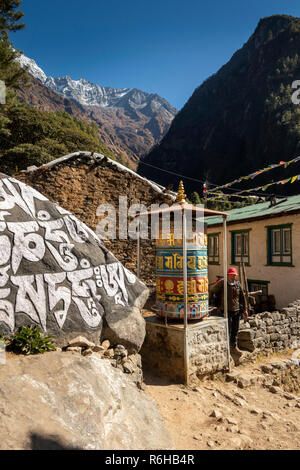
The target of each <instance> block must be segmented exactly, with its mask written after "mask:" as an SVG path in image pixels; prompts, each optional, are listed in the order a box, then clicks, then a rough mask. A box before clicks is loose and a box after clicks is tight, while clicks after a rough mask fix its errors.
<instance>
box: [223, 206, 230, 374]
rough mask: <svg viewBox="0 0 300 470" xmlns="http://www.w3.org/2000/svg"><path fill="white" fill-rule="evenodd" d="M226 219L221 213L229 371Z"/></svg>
mask: <svg viewBox="0 0 300 470" xmlns="http://www.w3.org/2000/svg"><path fill="white" fill-rule="evenodd" d="M226 220H227V215H223V233H224V237H223V276H224V318H225V320H226V336H227V356H228V370H229V372H230V347H229V326H228V305H227V224H226Z"/></svg>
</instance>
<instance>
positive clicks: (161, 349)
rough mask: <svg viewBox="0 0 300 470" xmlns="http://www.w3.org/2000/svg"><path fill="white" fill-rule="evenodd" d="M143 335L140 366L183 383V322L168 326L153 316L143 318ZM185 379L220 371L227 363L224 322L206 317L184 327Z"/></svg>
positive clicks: (220, 319)
mask: <svg viewBox="0 0 300 470" xmlns="http://www.w3.org/2000/svg"><path fill="white" fill-rule="evenodd" d="M145 320H146V338H145V341H144V344H143V346H142V348H141V351H140V354H141V355H142V362H143V368H147V369H148V370H149V369H150V370H152V371H153V372H154V373H155V374H158V375H163V376H166V377H169V378H171V379H172V380H174V381H176V382H185V369H184V329H183V325H182V324H180V325H178V324H177V325H176V324H170V325H168V327H166V326H165V325H164V322H163V321H162V320H160V319H158V318H156V317H155V316H152V317H148V318H145ZM188 354H189V361H188V374H189V381H191V382H192V381H193V380H194V379H197V378H200V377H202V376H204V375H210V374H212V373H213V372H216V371H221V370H224V369H226V368H227V366H228V355H227V354H228V353H227V342H226V323H225V320H224V319H223V318H216V317H214V318H209V319H207V320H203V321H202V322H197V323H195V324H192V323H189V328H188Z"/></svg>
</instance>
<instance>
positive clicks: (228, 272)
mask: <svg viewBox="0 0 300 470" xmlns="http://www.w3.org/2000/svg"><path fill="white" fill-rule="evenodd" d="M237 273H238V272H237V270H236V269H235V268H229V269H228V271H227V276H228V274H235V275H236V276H237Z"/></svg>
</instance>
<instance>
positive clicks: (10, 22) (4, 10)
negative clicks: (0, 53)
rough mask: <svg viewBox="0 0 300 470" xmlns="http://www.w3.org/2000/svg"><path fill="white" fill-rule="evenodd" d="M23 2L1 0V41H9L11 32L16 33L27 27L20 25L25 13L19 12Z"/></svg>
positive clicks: (19, 0)
mask: <svg viewBox="0 0 300 470" xmlns="http://www.w3.org/2000/svg"><path fill="white" fill-rule="evenodd" d="M21 3H22V1H21V0H0V39H8V34H9V32H15V31H18V30H19V29H23V28H24V27H25V25H24V24H22V23H21V24H19V21H20V20H21V18H23V16H24V13H23V12H22V11H20V10H17V8H19V6H20V5H21Z"/></svg>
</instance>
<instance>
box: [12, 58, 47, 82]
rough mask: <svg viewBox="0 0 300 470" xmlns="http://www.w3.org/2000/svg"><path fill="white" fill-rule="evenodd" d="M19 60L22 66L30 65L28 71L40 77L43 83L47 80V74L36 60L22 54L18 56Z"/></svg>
mask: <svg viewBox="0 0 300 470" xmlns="http://www.w3.org/2000/svg"><path fill="white" fill-rule="evenodd" d="M17 61H18V62H19V63H20V65H21V67H23V68H26V67H28V72H29V73H30V75H32V76H33V77H35V78H38V79H39V80H40V81H41V82H42V83H45V81H46V80H47V75H46V74H45V72H44V71H43V70H42V69H41V68H40V67H39V66H38V65H37V63H36V62H35V60H33V59H30V58H29V57H26V56H25V55H20V56H19V57H18V58H17Z"/></svg>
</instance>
